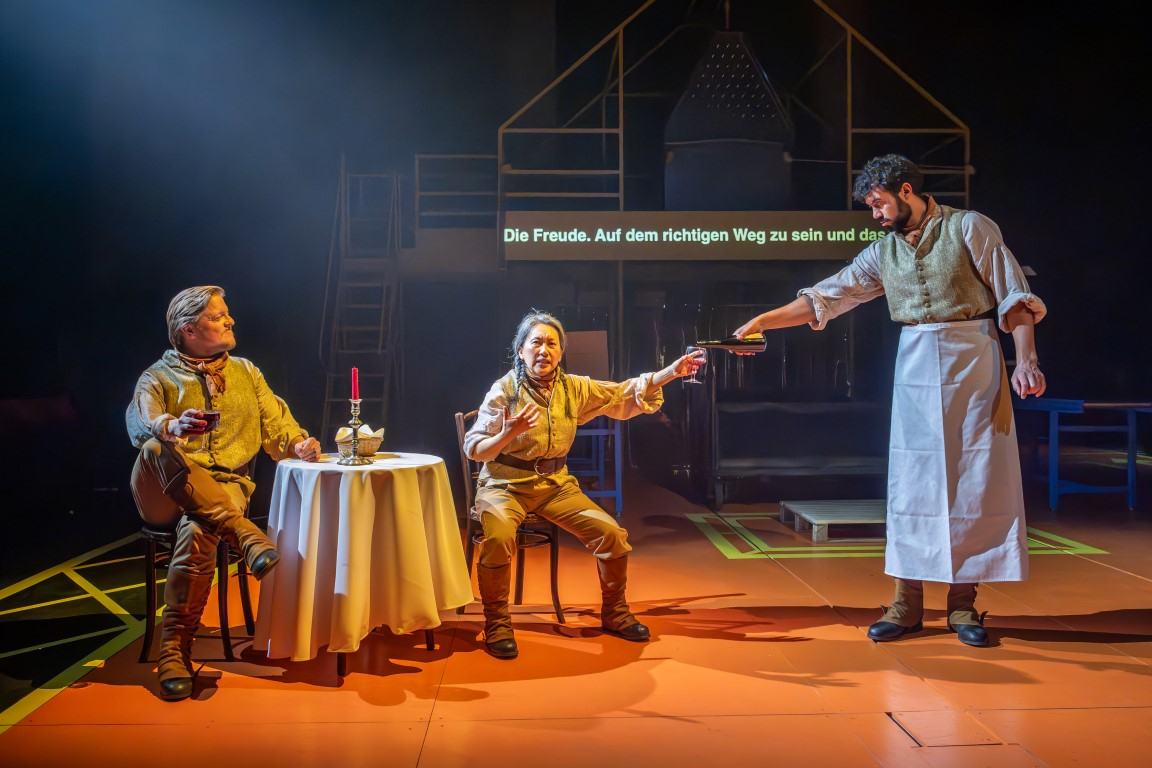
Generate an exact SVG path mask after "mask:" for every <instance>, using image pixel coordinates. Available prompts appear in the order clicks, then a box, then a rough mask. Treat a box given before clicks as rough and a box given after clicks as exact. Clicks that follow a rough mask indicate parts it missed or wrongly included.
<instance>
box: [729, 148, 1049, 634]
mask: <svg viewBox="0 0 1152 768" xmlns="http://www.w3.org/2000/svg"><path fill="white" fill-rule="evenodd" d="M922 187H923V176H922V174H921V172H920V170H919V169H918V168H917V167H916V166H915V165H914V164H913V163H912V162H911V161H910V160H908V159H907V158H905V157H902V156H900V155H884V156H882V157H877V158H873V159H872V160H870V161H869V162H868V163H866V164H865V166H864V170H863V171H862V172H861V174H860V175H859V176H858V177H857V178H856V182H855V186H854V188H853V196H854V197H855V198H856V200H859V201H860V202H863V203H864V204H865V205H867V206H869V207H870V208H871V209H872V217H873V218H874V219H879V220H880V223H881V224H882V225H883V226H885V227H888V228H890V229H891V232H889V233H888V234H887V235H886V236H885V237H884V238H883V239H881V240H877V241H875V242H873V243H872V244H870V245H869V246H868V247H867V248H866V249H864V251H862V252H861V253H860V254H859V255H858V256H857V257H856V258H855V259H854V260H853V261H852V263H851V264H849V265H848V266H847V267H845V268H844V269H842V270H841V271H840V272H839V273H837V274H836V275H833V276H832V277H829V278H827V279H825V280H822V281H821V282H819V283H818V284H816V285H815V286H813V287H811V288H805V289H803V290H801V291H800V292H799V294H798V296H797V298H796V299H795V300H794V301H793V302H791V303H790V304H787V305H785V306H783V307H780V308H778V309H774V310H771V311H770V312H766V313H764V314H762V315H759V316H757V317H754V318H753V319H752V320H750V321H748V322H747V323H745V324H744V325H742V326H741V327H740V328H738V329H737V330H736V334H735V335H736V336H738V337H744V336H747V335H749V334H752V333H756V332H758V331H764V330H768V329H772V328H787V327H790V326H795V325H802V324H803V323H808V324H809V325H810V326H811V327H812V328H814V329H815V330H821V329H823V328H824V327H825V325H826V324H827V323H828V321H829V320H831V319H832V318H834V317H838V316H840V315H842V314H844V313H845V312H848V311H849V310H851V309H853V308H854V307H856V306H858V305H859V304H862V303H864V302H866V301H869V300H871V299H874V298H876V297H877V296H880V295H881V294H883V295H885V296H886V297H887V299H888V309H889V312H890V314H891V316H892V319H893V320H895V321H896V322H898V323H902V324H903V325H904V328H903V329H902V330H901V333H900V343H899V351H898V352H897V356H896V374H895V383H894V388H893V392H892V430H891V437H890V441H889V453H888V520H887V527H888V537H887V546H886V547H885V563H884V572H885V573H887V574H888V575H889V576H892V577H894V578H895V579H896V595H895V598H894V599H893V601H892V605H891V606H890V607H889V608H888V609H887V610H886V611H885V613H884V615H883V616H881V618H880V620H879V621H877V622H876V623H875V624H873V625H872V626H871V627H870V628H869V629H868V637H870V638H871V639H872V640H874V641H877V642H884V641H888V640H895V639H897V638H899V637H901V636H903V635H905V634H907V633H909V632H919V631H920V630H922V629H923V626H924V625H923V616H924V592H923V582H924V581H938V582H944V583H947V584H948V585H949V587H948V606H947V610H948V628H949V629H950V630H952V631H954V632H956V633H957V636H958V637H959V639H960V641H961V642H963V643H966V644H968V645H974V646H985V645H988V633H987V632H986V631H985V630H984V626H983V623H984V622H983V618H984V617H983V615H981V614H978V613H977V612H976V607H975V601H976V585H977V583H978V582H981V581H985V582H988V581H1023V580H1024V579H1026V578H1027V577H1028V545H1027V539H1026V524H1025V521H1024V497H1023V492H1022V488H1021V481H1020V456H1019V453H1018V450H1017V446H1016V430H1015V425H1014V422H1013V418H1012V403H1011V397H1010V394H1009V391H1008V377H1007V375H1006V372H1005V364H1004V355H1003V353H1002V351H1001V349H1000V340H999V336H998V335H997V332H996V329H997V328H999V329H1000V330H1002V331H1004V332H1005V333H1011V335H1012V341H1013V344H1014V345H1015V348H1016V368H1015V370H1014V371H1013V373H1012V381H1011V383H1012V388H1013V389H1014V390H1015V391H1016V394H1017V395H1019V396H1020V397H1026V396H1028V395H1036V396H1039V395H1041V394H1043V392H1044V388H1045V381H1044V375H1043V374H1042V373H1041V372H1040V368H1039V365H1038V364H1037V357H1036V347H1035V342H1034V337H1033V326H1034V325H1035V323H1037V322H1039V321H1040V320H1041V318H1043V317H1044V314H1045V312H1046V309H1045V307H1044V302H1042V301H1041V300H1040V298H1039V297H1038V296H1036V295H1035V294H1033V293H1032V292H1031V291H1030V290H1029V288H1028V281H1027V279H1026V278H1025V277H1024V273H1023V271H1022V270H1021V268H1020V265H1019V264H1018V263H1017V262H1016V259H1015V257H1013V255H1012V253H1011V251H1009V250H1008V247H1007V246H1006V245H1004V241H1003V238H1002V237H1001V235H1000V229H999V227H997V226H996V224H995V222H993V221H992V220H991V219H989V218H988V217H986V216H984V215H982V214H979V213H976V212H975V211H964V210H957V209H955V208H949V207H948V206H944V205H938V204H937V203H936V202H935V201H934V200H933V199H932V198H931V197H930V196H928V195H925V194H923V193H922V192H921V190H922Z"/></svg>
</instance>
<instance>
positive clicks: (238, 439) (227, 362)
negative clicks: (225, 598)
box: [127, 285, 320, 701]
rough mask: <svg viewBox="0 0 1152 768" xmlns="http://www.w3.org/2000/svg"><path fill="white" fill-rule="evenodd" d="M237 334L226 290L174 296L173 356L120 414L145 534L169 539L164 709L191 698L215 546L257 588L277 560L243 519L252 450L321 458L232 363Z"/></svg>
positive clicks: (144, 379)
mask: <svg viewBox="0 0 1152 768" xmlns="http://www.w3.org/2000/svg"><path fill="white" fill-rule="evenodd" d="M234 325H235V322H234V321H233V319H232V316H231V315H230V314H229V312H228V306H227V305H226V304H225V303H224V289H223V288H220V287H218V286H215V285H201V286H196V287H194V288H187V289H185V290H183V291H181V292H180V293H178V294H176V296H174V297H173V298H172V301H171V302H170V303H169V305H168V339H169V340H170V341H171V342H172V347H173V348H172V349H169V350H167V351H166V352H164V354H163V355H162V356H161V357H160V359H159V360H158V361H156V362H155V363H153V364H152V365H151V366H150V367H149V368H148V369H147V370H145V371H144V372H143V373H142V374H141V375H140V378H139V380H138V381H137V383H136V390H135V392H134V393H133V396H132V402H131V404H130V405H129V406H128V412H127V423H128V436H129V437H130V438H131V440H132V444H133V445H134V446H136V447H137V448H139V449H140V454H139V456H138V457H137V459H136V464H135V466H134V467H133V468H132V495H133V497H134V498H135V499H136V507H137V509H138V510H139V511H140V516H141V517H142V518H143V519H144V521H145V522H146V523H147V524H148V525H151V526H155V527H159V528H174V529H175V532H176V542H175V544H174V546H173V549H172V560H171V563H170V564H169V566H168V579H167V582H166V583H165V586H164V602H165V605H164V612H163V615H162V619H161V631H160V654H159V657H158V659H157V672H158V676H159V680H160V696H161V698H163V699H164V700H166V701H177V700H179V699H185V698H187V697H188V696H190V695H191V693H192V667H191V661H190V658H189V655H190V651H191V646H192V637H193V634H194V633H195V631H196V628H197V626H198V625H199V623H200V616H201V614H203V612H204V606H205V604H206V603H207V602H208V595H209V592H210V591H211V588H212V579H213V576H214V573H215V568H216V545H217V543H218V542H219V540H220V537H221V536H224V537H227V540H228V541H229V543H230V544H231V545H233V546H236V547H238V548H239V551H240V552H241V553H242V554H243V556H244V559H245V561H246V562H247V564H248V568H249V570H250V571H251V573H252V575H253V576H255V577H256V578H257V579H262V578H264V577H265V576H266V575H268V573H269V572H271V570H272V568H273V567H275V565H276V564H277V563H278V562H279V561H280V555H279V553H277V552H276V549H275V547H274V546H273V544H272V542H271V540H270V539H269V538H268V536H267V535H266V534H265V533H264V532H263V531H262V530H260V528H259V527H257V526H256V525H255V524H254V523H253V522H252V521H251V520H249V519H248V518H247V517H246V516H245V510H246V509H247V508H248V501H249V499H251V497H252V493H253V491H255V489H256V486H255V484H254V483H253V482H252V480H251V479H250V478H249V477H247V467H248V464H249V462H250V461H251V460H252V458H254V457H255V456H256V454H257V452H258V451H259V450H260V448H261V446H263V448H264V450H265V451H267V452H268V454H269V455H270V456H271V457H272V458H273V459H275V460H277V461H279V460H280V459H282V458H287V457H298V458H301V459H304V460H305V461H316V460H317V459H318V458H319V456H320V444H319V443H318V442H317V441H316V439H315V438H313V437H309V436H308V433H307V432H305V431H304V430H303V429H301V428H300V425H299V424H297V423H296V420H295V419H294V418H292V414H291V413H290V412H289V410H288V406H287V404H286V403H285V402H284V401H283V400H281V399H280V398H279V397H277V396H276V395H275V394H273V392H272V390H271V389H269V387H268V384H267V383H266V382H265V381H264V376H263V374H262V373H260V369H259V368H257V367H256V366H255V365H253V364H252V363H251V362H249V361H248V360H245V359H244V358H241V357H233V356H231V355H229V351H230V350H232V349H233V348H234V347H235V346H236V337H235V335H234V334H233V330H232V329H233V326H234ZM209 411H215V412H219V414H220V417H219V426H217V427H216V428H215V429H212V430H211V431H205V428H206V427H207V426H208V421H207V419H205V418H204V416H205V413H206V412H209ZM190 439H191V440H192V441H195V443H196V445H195V446H193V445H190V444H189V441H190ZM145 618H146V620H152V617H145Z"/></svg>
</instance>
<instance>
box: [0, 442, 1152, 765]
mask: <svg viewBox="0 0 1152 768" xmlns="http://www.w3.org/2000/svg"><path fill="white" fill-rule="evenodd" d="M1149 470H1150V468H1149V467H1148V465H1147V460H1146V459H1144V460H1143V461H1142V463H1141V469H1140V472H1141V480H1140V482H1141V485H1142V491H1143V492H1144V494H1145V496H1146V497H1147V496H1148V488H1147V486H1148V483H1147V479H1148V477H1147V475H1148V473H1149ZM1030 495H1032V496H1034V497H1035V498H1034V499H1031V500H1030V501H1029V514H1030V519H1029V524H1030V527H1031V532H1032V550H1031V551H1032V553H1033V556H1032V558H1031V568H1032V576H1031V579H1030V580H1029V581H1027V582H1023V583H1017V584H994V585H988V586H986V587H981V589H980V594H979V603H978V605H979V607H980V608H981V609H982V610H987V611H988V619H987V625H988V628H989V631H990V634H991V635H992V640H993V642H992V646H991V647H989V648H971V647H967V646H964V645H962V644H961V643H960V642H959V641H958V640H957V639H956V636H955V635H954V634H952V633H950V632H948V631H947V630H946V628H945V617H944V614H943V610H942V608H943V600H944V591H943V589H944V588H943V587H942V586H941V585H934V584H929V585H927V590H926V592H927V603H928V608H929V611H928V615H927V617H926V627H925V629H924V631H923V632H921V633H918V634H915V635H909V636H907V637H906V638H904V639H901V640H900V641H897V642H893V643H886V644H875V643H873V642H871V641H870V640H868V639H867V637H866V636H865V632H866V630H867V627H868V625H869V624H870V623H871V622H872V621H875V620H876V619H877V618H878V617H879V613H880V608H879V606H880V604H881V603H884V602H886V601H887V600H888V599H889V597H890V594H891V581H890V579H889V578H888V577H886V576H885V575H884V574H883V558H882V556H881V553H882V543H881V542H879V541H876V540H867V539H864V540H846V541H836V540H833V541H829V542H821V543H814V542H813V541H812V540H811V536H810V535H808V534H805V533H798V532H796V531H795V530H793V529H792V527H791V526H790V525H785V524H782V523H781V522H780V521H779V520H778V519H777V513H778V508H777V505H776V504H771V503H756V504H751V503H749V504H740V503H732V504H727V505H725V506H724V508H723V509H722V510H721V511H720V512H719V513H713V512H711V511H709V510H708V509H707V508H705V507H702V506H699V505H696V504H693V503H691V502H689V501H687V500H685V499H684V498H683V497H681V496H679V495H676V494H674V493H672V492H670V491H668V490H667V489H665V488H662V487H660V486H657V485H652V484H650V483H647V482H645V481H644V480H643V479H641V478H639V477H636V476H629V477H628V478H627V480H626V486H625V496H624V499H625V503H624V516H623V520H624V523H625V525H626V526H627V527H628V529H629V531H630V533H631V539H632V542H633V544H634V546H635V552H634V554H633V556H632V572H631V580H630V584H629V597H630V601H631V603H632V606H633V609H634V610H635V611H636V613H637V614H638V615H639V616H641V618H642V620H643V621H644V622H645V623H647V624H648V625H649V626H650V627H651V628H652V632H653V634H654V639H653V641H652V642H650V643H647V644H634V643H628V642H625V641H622V640H619V639H616V638H612V637H606V636H604V635H602V634H601V633H600V632H599V631H598V629H597V627H598V625H599V621H598V617H597V615H596V614H595V613H594V612H593V611H594V610H595V609H597V608H598V605H597V600H598V596H597V587H596V574H595V566H594V564H593V562H592V559H591V556H590V555H588V554H587V553H585V552H583V551H579V550H578V549H577V546H576V543H575V541H574V540H572V539H571V538H568V539H567V540H566V545H565V549H564V551H563V552H562V553H561V578H560V591H561V597H562V600H563V603H564V605H565V607H567V608H568V609H569V613H568V623H567V624H565V625H559V624H557V623H556V621H555V618H554V617H553V616H552V614H551V613H550V608H549V606H548V604H549V601H550V598H549V595H548V585H547V578H546V576H547V565H546V563H545V562H544V561H543V560H540V559H533V558H535V556H536V555H537V554H540V555H542V554H543V553H542V552H540V551H535V552H530V553H529V556H530V560H529V566H528V567H529V573H528V578H527V580H526V587H525V590H526V595H525V597H526V600H527V601H528V602H530V603H532V604H531V605H526V606H524V607H522V608H520V609H519V612H518V613H517V614H516V616H515V626H516V630H517V640H518V642H519V646H520V657H519V658H518V659H516V660H514V661H499V660H496V659H494V658H492V657H490V656H488V655H487V654H486V653H485V652H484V651H483V650H482V646H481V643H480V640H479V632H480V629H481V625H482V622H481V618H480V616H479V606H478V605H476V604H474V605H472V606H470V607H469V609H468V610H467V611H466V612H465V614H464V615H463V616H457V615H456V614H455V613H454V612H448V613H445V615H444V616H443V622H444V623H443V625H442V626H441V627H440V628H439V629H438V630H437V631H436V634H435V637H436V648H435V650H433V651H428V650H426V649H425V647H424V637H423V634H422V633H417V634H414V635H403V636H395V635H392V633H391V632H390V631H389V630H387V629H386V628H385V629H381V630H377V631H376V632H375V633H373V634H372V635H371V636H370V637H369V638H368V639H367V640H366V641H365V643H364V645H363V646H362V647H361V649H360V651H359V652H357V653H356V654H354V655H352V656H350V657H349V659H348V675H347V677H345V678H343V679H339V678H338V677H337V674H336V659H335V657H334V656H333V655H330V654H327V653H322V654H321V656H320V657H319V658H317V659H314V660H312V661H308V662H303V663H293V662H290V661H286V660H275V659H268V658H266V657H263V656H261V655H259V654H257V653H255V652H253V651H252V649H251V648H250V646H249V644H248V643H247V642H245V641H242V642H239V643H238V644H237V645H236V651H237V653H238V658H237V660H236V661H235V662H232V663H225V662H220V661H214V660H212V659H219V658H220V646H219V643H218V642H216V641H215V640H213V639H211V638H207V639H200V640H198V641H197V643H196V646H195V648H194V653H195V654H196V655H197V656H198V658H199V659H200V662H199V663H202V664H203V666H202V667H201V668H200V670H199V674H198V676H197V681H196V688H195V693H194V695H193V697H192V698H191V699H190V700H187V701H183V702H177V703H166V702H163V701H161V700H160V699H159V698H158V697H157V695H156V690H157V688H156V683H155V673H154V667H153V666H152V665H145V664H139V663H137V661H136V657H137V655H138V653H139V642H140V640H139V639H138V636H137V637H136V639H128V640H124V639H122V638H123V637H125V636H124V635H122V634H117V632H115V631H113V630H111V629H108V627H107V621H104V624H102V625H101V626H103V629H101V630H100V631H98V632H96V634H93V635H92V637H90V638H89V639H88V641H87V643H88V644H87V645H83V643H82V642H81V644H80V646H79V647H81V648H87V650H86V651H84V652H83V653H79V654H77V653H76V651H75V650H73V651H72V652H73V654H74V655H76V656H77V658H79V657H83V658H82V659H81V660H80V661H78V662H75V663H71V664H62V665H61V672H60V673H59V674H58V675H56V676H55V677H53V678H52V679H50V680H44V681H42V682H41V683H38V684H35V685H33V686H29V690H28V691H27V692H26V695H24V694H21V695H20V696H16V697H14V696H12V695H9V697H8V699H6V700H5V704H4V706H6V707H7V709H5V710H4V711H3V713H2V717H0V765H3V766H6V768H16V767H17V766H56V765H83V766H105V765H108V766H143V765H161V766H165V768H178V767H179V766H197V767H198V768H203V766H219V767H223V766H253V765H258V766H263V765H267V766H277V765H282V766H330V767H332V768H335V767H336V766H339V767H340V768H344V767H345V766H360V765H365V766H389V767H396V768H401V767H404V768H406V767H416V766H419V768H447V767H448V766H461V767H462V768H463V767H465V766H466V767H467V768H487V767H488V766H492V767H493V768H497V767H498V768H510V767H515V766H528V765H541V766H550V767H552V766H555V767H563V766H589V765H595V766H621V767H623V766H709V765H711V766H722V765H736V764H741V765H743V764H762V765H771V766H809V767H813V766H888V767H892V768H895V767H897V766H923V767H932V768H943V767H945V766H948V767H955V768H970V767H971V766H995V767H997V768H1000V767H1003V768H1015V767H1017V766H1020V767H1023V766H1069V767H1070V766H1110V767H1113V768H1115V767H1118V766H1143V765H1147V764H1148V760H1149V758H1148V757H1147V754H1148V749H1149V747H1148V744H1149V741H1150V738H1152V558H1150V557H1149V556H1148V548H1149V542H1150V535H1152V512H1150V511H1149V504H1148V502H1145V503H1144V508H1143V509H1142V510H1137V511H1135V512H1130V511H1128V510H1127V509H1126V508H1125V501H1124V498H1123V496H1122V495H1107V496H1105V495H1100V496H1067V497H1065V498H1064V499H1062V500H1061V507H1060V511H1059V513H1058V514H1056V513H1052V512H1049V511H1048V510H1047V509H1046V506H1045V501H1044V496H1043V487H1042V486H1037V487H1036V488H1034V489H1030ZM131 544H132V546H128V545H127V544H125V547H126V548H127V549H126V551H128V552H131V553H134V554H137V555H138V554H139V549H140V547H139V545H137V544H135V542H132V543H131ZM113 551H114V550H110V552H113ZM103 556H108V555H107V553H105V555H103ZM113 559H115V558H113ZM80 560H83V559H80ZM93 562H96V563H97V564H96V565H92V563H93ZM102 567H104V566H103V565H102V564H101V563H100V561H99V558H96V560H86V561H83V562H79V561H78V562H76V563H73V564H72V565H71V566H69V568H70V569H71V570H69V568H66V569H64V570H63V571H61V572H60V573H59V574H57V575H56V576H55V577H54V578H57V579H64V578H67V579H68V580H69V582H70V583H80V581H78V580H77V579H76V578H72V577H71V576H69V573H72V574H79V578H80V579H81V580H83V581H85V582H87V583H89V584H97V585H98V584H99V582H100V579H99V578H98V577H97V574H98V573H99V571H100V569H101V568H102ZM84 569H86V570H84ZM138 569H139V565H138V561H136V564H135V565H134V566H133V567H132V572H136V571H137V570H138ZM85 574H87V575H85ZM51 583H52V580H51V579H49V580H47V581H44V582H43V583H42V584H41V585H40V586H39V587H37V586H36V585H35V584H32V583H31V582H29V583H28V584H25V588H24V590H23V592H22V593H20V594H17V593H16V592H13V591H11V590H9V591H8V592H7V596H6V597H4V599H2V600H0V620H3V623H0V629H2V631H3V632H4V633H5V635H7V639H5V640H4V641H3V643H4V647H5V648H6V649H9V650H7V651H5V653H3V654H0V657H2V656H8V657H9V661H11V660H12V659H14V658H16V656H15V655H14V654H16V653H19V652H21V651H20V649H21V648H23V649H24V650H27V648H29V647H31V646H33V645H36V644H40V645H44V644H46V643H48V644H50V643H52V642H53V641H54V639H59V637H60V635H61V633H62V632H64V631H65V629H66V630H67V633H72V634H77V635H78V634H83V631H82V630H83V627H82V626H81V623H80V619H78V618H77V617H76V616H75V615H73V616H70V617H68V618H67V620H65V619H62V618H61V617H60V615H59V613H60V612H59V610H57V612H56V614H54V616H55V618H54V619H52V620H48V619H42V620H34V621H33V620H30V621H27V622H25V621H23V620H21V619H22V618H30V617H22V612H21V611H20V610H18V609H19V607H20V606H21V605H23V606H25V607H27V606H29V605H31V604H33V603H35V604H36V605H38V606H41V607H40V608H38V609H37V610H41V611H46V610H48V608H45V607H43V605H46V604H48V603H50V602H51V600H52V598H51V596H52V594H53V589H54V588H53V587H50V586H49V585H50V584H51ZM135 586H137V587H138V585H135ZM55 589H57V591H59V587H56V588H55ZM102 589H103V591H102V592H101V591H100V589H98V590H96V591H98V592H100V593H101V594H103V595H104V596H105V597H104V598H103V599H101V598H98V597H92V598H91V599H92V600H93V601H94V602H93V603H92V605H91V606H90V607H89V608H88V609H84V611H76V612H75V613H86V614H87V615H90V616H92V617H95V616H96V614H97V611H96V610H95V608H93V607H92V606H95V604H97V603H99V604H100V605H102V606H103V608H104V609H106V610H107V611H111V612H112V613H113V614H114V613H115V612H116V610H115V609H114V608H111V607H110V606H114V605H118V604H119V602H118V601H117V597H116V596H117V595H118V594H121V593H126V592H127V590H120V592H118V591H117V590H116V588H111V587H109V588H102ZM231 592H232V595H233V598H234V599H238V598H236V590H234V589H233V590H231ZM37 601H38V602H37ZM72 602H77V601H75V600H74V601H72ZM23 613H27V612H23ZM231 615H232V616H233V617H237V618H234V619H233V621H232V623H234V624H236V625H237V626H236V627H234V631H235V632H238V633H240V634H242V633H243V626H242V621H241V620H240V619H239V618H238V617H240V615H241V612H240V609H239V604H238V603H237V604H236V605H234V606H233V608H232V614H231ZM214 617H215V606H214V605H209V607H208V610H207V611H206V613H205V620H206V622H208V623H211V622H213V621H214V620H215V618H214ZM136 623H139V622H136ZM93 631H94V632H95V630H93ZM21 632H23V633H25V634H26V635H27V640H26V641H19V640H16V639H15V637H16V633H21ZM117 638H121V639H120V640H118V639H117ZM78 642H79V641H78ZM22 643H23V644H22ZM118 645H119V647H120V649H119V650H116V648H117V646H118ZM52 647H55V648H58V649H60V650H59V651H58V653H59V654H61V655H62V656H63V655H66V652H65V650H64V645H57V646H52ZM65 667H67V671H66V670H65ZM7 668H8V669H11V665H9V667H7ZM16 677H18V676H16ZM0 682H3V683H5V684H6V685H7V686H8V687H9V688H10V689H14V688H18V687H19V686H20V685H22V684H24V685H27V681H26V680H25V681H21V680H19V679H15V678H14V677H13V676H12V675H11V674H9V675H5V676H4V677H2V678H0Z"/></svg>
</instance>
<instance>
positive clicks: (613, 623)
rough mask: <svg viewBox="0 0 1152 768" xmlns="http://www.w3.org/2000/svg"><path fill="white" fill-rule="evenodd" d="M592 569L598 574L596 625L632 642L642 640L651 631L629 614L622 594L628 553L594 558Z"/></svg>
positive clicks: (643, 640) (625, 582)
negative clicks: (610, 558)
mask: <svg viewBox="0 0 1152 768" xmlns="http://www.w3.org/2000/svg"><path fill="white" fill-rule="evenodd" d="M596 570H597V572H598V573H599V575H600V598H601V604H600V628H601V629H603V630H604V631H605V632H607V633H608V634H610V635H615V636H616V637H622V638H624V639H625V640H631V641H632V642H634V643H643V642H646V641H647V640H648V638H649V637H651V634H652V633H651V632H649V631H648V627H646V626H644V625H643V624H641V623H640V620H639V619H637V618H636V617H635V616H633V615H632V611H631V609H629V608H628V602H627V600H626V599H625V597H624V589H625V587H627V586H628V556H627V555H625V556H624V557H617V558H615V559H612V560H601V559H600V558H596Z"/></svg>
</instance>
